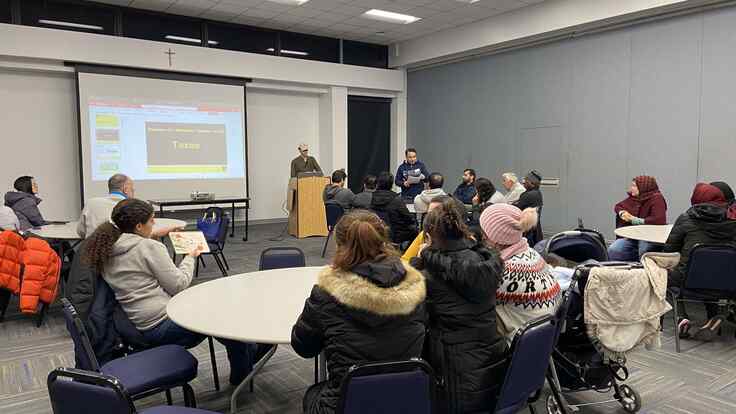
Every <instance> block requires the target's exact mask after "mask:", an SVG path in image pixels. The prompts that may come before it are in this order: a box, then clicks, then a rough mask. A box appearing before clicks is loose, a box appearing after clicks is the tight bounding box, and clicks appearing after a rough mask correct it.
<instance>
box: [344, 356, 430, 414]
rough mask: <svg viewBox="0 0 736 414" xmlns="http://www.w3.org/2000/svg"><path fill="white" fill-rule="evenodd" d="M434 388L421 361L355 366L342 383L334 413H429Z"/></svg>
mask: <svg viewBox="0 0 736 414" xmlns="http://www.w3.org/2000/svg"><path fill="white" fill-rule="evenodd" d="M434 385H435V381H434V375H433V372H432V368H431V367H430V366H429V364H427V363H426V362H425V361H423V360H421V359H411V360H406V361H396V362H379V363H367V364H360V365H354V366H352V367H351V368H350V369H349V370H348V372H347V374H346V375H345V377H344V378H343V380H342V385H341V390H340V401H339V403H338V409H337V413H338V414H340V413H343V414H362V413H365V414H369V413H370V414H375V413H381V414H393V413H396V414H404V413H413V414H430V413H432V407H433V402H434Z"/></svg>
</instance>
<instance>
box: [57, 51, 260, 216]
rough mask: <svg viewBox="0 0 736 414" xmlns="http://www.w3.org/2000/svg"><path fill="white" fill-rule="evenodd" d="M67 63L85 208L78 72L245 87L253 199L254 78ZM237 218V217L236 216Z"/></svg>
mask: <svg viewBox="0 0 736 414" xmlns="http://www.w3.org/2000/svg"><path fill="white" fill-rule="evenodd" d="M65 65H67V66H73V67H74V86H75V88H76V94H77V96H76V98H77V99H76V100H77V144H78V150H79V194H80V197H81V205H82V208H84V205H85V196H84V158H83V155H82V145H83V143H82V114H81V112H80V111H81V109H82V108H81V106H80V103H81V98H80V94H79V74H80V73H92V74H98V75H113V76H127V77H132V78H146V79H162V80H173V81H184V82H197V83H213V84H219V85H230V86H242V87H243V149H244V151H245V197H246V198H247V199H248V200H250V175H249V174H248V169H249V168H250V162H249V161H250V160H249V159H248V97H247V91H246V89H247V88H246V84H248V83H250V82H252V81H253V79H251V78H234V77H227V76H213V75H200V74H190V73H182V72H168V71H162V70H151V69H138V68H125V67H118V66H106V65H92V64H86V63H75V62H65ZM233 219H234V218H233Z"/></svg>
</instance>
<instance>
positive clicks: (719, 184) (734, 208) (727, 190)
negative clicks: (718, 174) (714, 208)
mask: <svg viewBox="0 0 736 414" xmlns="http://www.w3.org/2000/svg"><path fill="white" fill-rule="evenodd" d="M710 185H712V186H714V187H716V188H718V189H719V190H721V192H722V193H723V196H724V197H725V198H726V204H727V208H728V218H729V219H731V220H736V199H734V195H733V190H732V189H731V186H730V185H728V184H726V183H725V182H723V181H713V182H712V183H710Z"/></svg>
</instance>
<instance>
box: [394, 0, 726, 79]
mask: <svg viewBox="0 0 736 414" xmlns="http://www.w3.org/2000/svg"><path fill="white" fill-rule="evenodd" d="M716 3H724V1H722V0H547V1H544V2H542V3H539V4H536V5H533V6H528V7H524V8H521V9H517V10H514V11H511V12H508V13H504V14H501V15H497V16H493V17H490V18H488V19H485V20H481V21H478V22H474V23H471V24H468V25H464V26H460V27H456V28H452V29H448V30H443V31H440V32H436V33H432V34H429V35H427V36H422V37H419V38H416V39H411V40H407V41H404V42H400V43H398V44H396V45H393V46H392V48H391V51H390V54H389V64H390V66H391V67H411V66H417V65H424V64H429V63H432V62H437V61H443V60H448V59H456V58H461V57H467V56H472V55H477V54H480V53H487V52H489V51H493V50H497V49H500V48H507V47H513V46H516V45H520V44H524V43H526V42H531V41H534V40H537V39H539V38H542V37H546V36H549V35H568V36H572V35H574V34H575V32H579V31H581V30H588V29H591V28H596V27H603V26H606V25H612V24H620V23H622V22H627V21H631V20H635V19H641V18H643V17H650V16H655V15H658V14H661V13H669V12H673V11H681V10H687V9H693V8H696V7H700V6H707V5H712V4H716Z"/></svg>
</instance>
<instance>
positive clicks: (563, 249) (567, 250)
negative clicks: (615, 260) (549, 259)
mask: <svg viewBox="0 0 736 414" xmlns="http://www.w3.org/2000/svg"><path fill="white" fill-rule="evenodd" d="M545 251H546V252H547V253H554V254H556V255H558V256H560V257H563V258H565V259H567V260H571V261H573V262H577V263H582V262H584V261H586V260H597V261H599V262H605V261H607V260H608V249H607V248H606V243H605V239H604V238H603V235H601V234H600V233H598V232H597V231H595V230H588V229H577V230H570V231H563V232H561V233H557V234H555V235H554V236H552V238H550V239H549V242H547V246H546V248H545Z"/></svg>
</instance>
